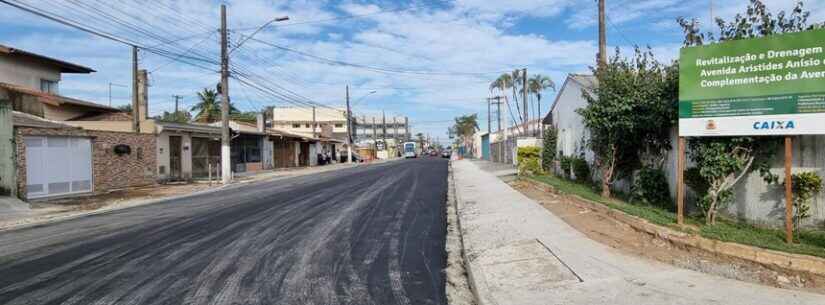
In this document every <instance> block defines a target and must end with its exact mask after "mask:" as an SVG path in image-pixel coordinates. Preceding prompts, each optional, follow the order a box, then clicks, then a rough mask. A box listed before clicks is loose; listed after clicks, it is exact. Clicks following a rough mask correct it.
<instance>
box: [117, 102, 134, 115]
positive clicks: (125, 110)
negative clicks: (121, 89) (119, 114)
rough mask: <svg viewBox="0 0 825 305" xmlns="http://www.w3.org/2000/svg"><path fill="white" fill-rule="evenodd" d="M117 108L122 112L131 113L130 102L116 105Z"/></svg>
mask: <svg viewBox="0 0 825 305" xmlns="http://www.w3.org/2000/svg"><path fill="white" fill-rule="evenodd" d="M117 109H118V110H120V111H123V112H128V113H132V104H126V105H120V106H117Z"/></svg>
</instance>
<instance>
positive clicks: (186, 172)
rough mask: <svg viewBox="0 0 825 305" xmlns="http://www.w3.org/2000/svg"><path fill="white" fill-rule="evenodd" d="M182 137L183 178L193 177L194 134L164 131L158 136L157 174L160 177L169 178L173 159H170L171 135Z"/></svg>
mask: <svg viewBox="0 0 825 305" xmlns="http://www.w3.org/2000/svg"><path fill="white" fill-rule="evenodd" d="M170 136H179V137H181V153H180V157H181V161H180V163H181V179H183V180H190V179H192V135H190V134H188V133H170V132H162V133H160V134H159V135H158V136H157V149H156V152H157V161H158V162H157V174H158V179H160V180H165V179H167V178H169V174H170V170H171V168H170V166H171V164H172V163H171V161H170V159H169V156H170V154H169V149H170V146H169V137H170Z"/></svg>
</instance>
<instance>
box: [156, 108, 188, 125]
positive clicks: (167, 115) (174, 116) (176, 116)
mask: <svg viewBox="0 0 825 305" xmlns="http://www.w3.org/2000/svg"><path fill="white" fill-rule="evenodd" d="M155 119H157V120H159V121H164V122H175V123H187V122H189V121H191V120H192V114H190V113H189V112H188V111H178V112H177V113H175V112H169V111H164V112H163V114H162V115H160V116H157V117H155Z"/></svg>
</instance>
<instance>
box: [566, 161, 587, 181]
mask: <svg viewBox="0 0 825 305" xmlns="http://www.w3.org/2000/svg"><path fill="white" fill-rule="evenodd" d="M571 167H573V175H576V181H578V182H583V183H590V182H591V180H590V164H587V160H585V159H584V158H582V157H573V158H571Z"/></svg>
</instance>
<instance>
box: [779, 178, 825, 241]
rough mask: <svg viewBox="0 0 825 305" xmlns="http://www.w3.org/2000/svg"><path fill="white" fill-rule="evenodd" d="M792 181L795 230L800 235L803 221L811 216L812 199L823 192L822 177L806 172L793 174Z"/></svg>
mask: <svg viewBox="0 0 825 305" xmlns="http://www.w3.org/2000/svg"><path fill="white" fill-rule="evenodd" d="M791 181H792V183H791V189H792V190H793V206H794V218H793V224H794V232H796V234H797V235H798V234H799V226H800V223H801V221H802V220H803V219H806V218H809V217H811V199H813V198H814V196H816V195H817V194H819V193H820V192H822V177H820V176H819V175H817V174H816V173H815V172H804V173H798V174H794V175H793V176H791ZM785 183H787V181H785ZM797 238H798V236H797Z"/></svg>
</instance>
